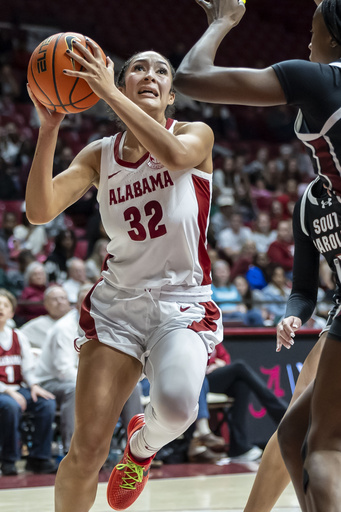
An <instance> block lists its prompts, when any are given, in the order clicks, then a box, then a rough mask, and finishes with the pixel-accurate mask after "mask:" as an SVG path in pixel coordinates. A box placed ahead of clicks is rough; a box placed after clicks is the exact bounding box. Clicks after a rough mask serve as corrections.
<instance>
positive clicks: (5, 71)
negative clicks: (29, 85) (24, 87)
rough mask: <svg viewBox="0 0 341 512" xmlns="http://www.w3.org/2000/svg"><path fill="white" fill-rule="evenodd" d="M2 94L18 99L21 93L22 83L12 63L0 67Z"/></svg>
mask: <svg viewBox="0 0 341 512" xmlns="http://www.w3.org/2000/svg"><path fill="white" fill-rule="evenodd" d="M0 94H1V95H2V96H9V97H10V98H12V99H16V98H17V97H18V96H19V94H20V85H19V82H18V80H17V78H16V76H15V74H14V72H13V68H12V66H11V65H10V64H3V65H2V66H1V68H0Z"/></svg>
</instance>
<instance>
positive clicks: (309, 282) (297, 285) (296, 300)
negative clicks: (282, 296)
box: [285, 200, 320, 323]
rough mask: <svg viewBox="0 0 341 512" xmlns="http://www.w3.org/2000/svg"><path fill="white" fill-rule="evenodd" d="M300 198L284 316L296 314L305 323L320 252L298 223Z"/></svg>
mask: <svg viewBox="0 0 341 512" xmlns="http://www.w3.org/2000/svg"><path fill="white" fill-rule="evenodd" d="M300 207H301V200H300V201H298V202H297V203H296V205H295V209H294V215H293V233H294V240H295V254H294V268H293V286H292V291H291V294H290V297H289V300H288V303H287V308H286V313H285V317H288V316H292V315H293V316H297V317H298V318H300V319H301V320H302V323H305V322H306V321H307V320H309V318H310V317H311V315H312V314H313V311H314V309H315V306H316V300H317V292H318V283H319V266H320V253H319V252H318V250H317V249H316V247H315V245H314V244H313V241H312V240H311V238H310V237H309V236H307V235H305V234H304V232H303V231H302V228H301V224H300Z"/></svg>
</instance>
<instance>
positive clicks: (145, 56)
mask: <svg viewBox="0 0 341 512" xmlns="http://www.w3.org/2000/svg"><path fill="white" fill-rule="evenodd" d="M74 44H75V45H76V46H77V48H78V49H79V51H80V52H81V53H82V57H80V56H77V55H76V54H75V53H73V52H70V53H69V55H70V57H72V58H73V59H75V60H77V61H78V62H79V63H80V64H81V65H82V66H83V67H84V70H83V71H82V72H77V71H67V72H66V74H67V75H69V76H73V77H82V78H84V79H85V80H86V81H87V82H88V84H89V85H90V87H91V88H92V89H93V91H94V92H95V93H96V94H97V95H98V96H99V97H100V98H102V99H103V100H105V101H106V102H107V104H108V105H109V106H110V107H111V108H112V109H113V110H114V112H115V113H116V115H117V116H118V117H119V118H120V120H121V121H122V122H123V123H124V125H125V126H126V130H125V131H124V133H119V134H117V135H115V136H113V137H109V138H105V139H103V140H100V141H95V142H93V143H91V144H90V145H88V146H87V147H86V148H85V149H83V150H82V151H81V152H80V153H79V154H78V155H77V156H76V158H75V159H74V161H73V162H72V163H71V165H70V166H69V168H68V169H66V170H65V171H64V172H62V173H61V174H59V175H58V176H56V177H55V178H52V170H53V169H52V167H53V155H54V151H55V147H56V142H57V137H58V130H59V126H60V123H61V122H62V120H63V117H64V116H63V115H61V114H58V113H49V112H48V111H47V110H46V109H45V108H44V107H43V106H42V105H41V104H39V102H38V101H37V100H36V98H34V96H33V95H32V93H30V95H31V98H32V100H33V102H34V104H35V107H36V109H37V112H38V115H39V118H40V122H41V127H40V131H39V137H38V142H37V148H36V153H35V157H34V160H33V163H32V168H31V171H30V175H29V178H28V183H27V191H26V205H27V215H28V218H29V219H30V222H32V223H34V224H41V223H45V222H48V221H49V220H52V219H53V218H54V217H56V216H57V215H58V214H59V213H61V212H62V211H63V210H65V208H67V207H68V206H69V205H70V204H72V203H74V202H75V201H77V200H78V199H79V198H80V197H81V196H82V195H83V194H84V193H85V192H86V191H87V190H88V189H89V188H90V187H91V186H93V185H95V186H96V187H97V188H98V201H99V207H100V213H101V217H102V222H103V225H104V227H105V230H106V232H107V233H108V236H109V238H110V242H109V244H108V248H107V249H108V258H107V260H106V263H105V265H104V270H103V273H102V278H101V279H100V281H99V282H98V283H97V284H96V285H95V286H94V288H93V289H92V291H91V292H90V293H89V294H88V296H87V298H86V299H85V301H84V303H83V309H82V313H81V318H80V327H81V329H82V331H83V335H82V336H81V337H80V338H79V339H78V341H77V344H78V347H80V361H79V370H78V381H77V390H76V420H75V432H74V435H73V438H72V441H71V446H70V451H69V453H68V455H67V456H66V457H65V458H64V459H63V461H62V463H61V464H60V468H59V471H58V475H57V479H56V508H55V510H56V512H85V511H88V510H89V509H90V508H91V506H92V504H93V502H94V500H95V496H96V488H97V481H98V472H99V470H100V468H101V467H102V465H103V463H104V461H105V459H106V457H107V454H108V451H109V446H110V440H111V437H112V434H113V429H114V426H115V424H116V422H117V420H118V417H119V415H120V412H121V410H122V407H123V405H124V403H125V401H126V400H127V398H128V397H129V395H130V393H131V392H132V390H133V389H134V387H135V385H136V383H137V381H138V380H139V378H140V377H141V375H142V374H143V373H144V374H145V375H146V376H147V377H148V379H149V381H150V383H151V391H150V398H151V403H150V405H149V406H147V408H146V410H145V418H144V416H143V415H138V416H136V417H134V418H133V419H132V420H131V422H130V425H129V427H128V443H127V447H126V450H125V453H124V456H123V459H122V461H121V463H120V464H119V465H118V466H116V468H115V469H114V470H113V473H112V475H111V478H110V481H109V485H108V501H109V504H110V505H111V507H112V508H114V509H116V510H122V509H125V508H127V507H128V506H129V505H131V504H132V503H133V502H134V501H135V499H136V498H137V496H138V495H139V494H140V492H141V491H142V489H143V487H144V485H145V483H146V481H147V479H148V473H149V467H150V464H151V461H152V459H153V457H154V455H155V453H156V452H157V451H158V450H159V449H160V448H161V447H162V446H163V445H165V444H167V443H169V442H170V441H172V440H173V439H175V438H177V437H178V436H179V435H180V434H181V433H182V432H184V431H185V430H186V429H187V428H188V426H189V425H190V424H191V423H193V421H194V420H195V418H196V415H197V408H198V405H197V403H198V397H199V393H200V389H201V385H202V382H203V379H204V376H205V369H206V364H207V356H208V354H209V353H210V352H211V351H212V350H213V348H214V346H215V344H216V343H218V342H220V341H221V340H222V334H223V333H222V323H221V312H220V310H219V309H218V308H217V306H216V305H215V304H214V303H213V302H212V301H211V300H210V296H211V288H210V284H211V278H210V261H209V257H208V255H207V251H206V231H207V226H208V219H209V210H210V200H211V184H212V159H211V150H212V147H213V133H212V131H211V129H210V128H209V127H208V126H207V125H205V124H203V123H184V122H181V123H179V122H176V121H174V120H171V119H168V118H167V117H166V114H165V111H166V109H167V107H168V106H170V105H172V104H173V102H174V92H173V88H172V81H173V78H172V75H173V71H172V68H171V66H170V64H169V62H168V61H167V59H165V58H164V57H163V56H162V55H160V54H158V53H156V52H154V51H147V52H143V53H139V54H137V55H135V56H133V57H132V58H131V59H130V60H129V61H128V62H127V63H126V64H125V66H124V67H123V70H122V72H121V73H120V76H119V78H118V86H115V85H114V65H113V62H112V61H111V60H110V58H107V61H106V64H103V62H102V59H101V56H100V51H99V49H98V47H97V46H95V45H92V47H93V52H94V56H92V54H91V53H90V52H89V51H88V50H86V49H83V47H82V48H81V47H80V45H79V44H77V42H75V43H74ZM89 44H91V43H89Z"/></svg>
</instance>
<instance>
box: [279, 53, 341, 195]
mask: <svg viewBox="0 0 341 512" xmlns="http://www.w3.org/2000/svg"><path fill="white" fill-rule="evenodd" d="M273 69H274V71H275V72H276V74H277V77H278V79H279V81H280V83H281V86H282V88H283V91H284V94H285V96H286V100H287V103H288V104H289V105H294V106H296V107H298V108H299V109H300V110H299V113H298V116H297V119H296V123H295V133H296V135H297V137H298V138H299V139H300V140H301V141H302V142H303V143H304V144H305V146H306V148H307V150H308V153H309V154H310V157H311V159H312V162H313V166H314V169H315V172H316V174H318V175H319V176H321V178H322V179H323V180H324V182H325V184H326V185H327V186H328V188H329V189H331V190H333V191H334V192H335V193H337V194H339V195H341V180H340V177H341V59H340V60H338V61H336V62H332V63H330V64H319V63H314V62H308V61H304V60H290V61H284V62H281V63H279V64H275V65H274V66H273Z"/></svg>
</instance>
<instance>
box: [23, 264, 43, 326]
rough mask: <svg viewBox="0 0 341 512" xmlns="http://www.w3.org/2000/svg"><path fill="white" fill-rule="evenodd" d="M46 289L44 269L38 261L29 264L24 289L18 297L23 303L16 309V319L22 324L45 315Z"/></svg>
mask: <svg viewBox="0 0 341 512" xmlns="http://www.w3.org/2000/svg"><path fill="white" fill-rule="evenodd" d="M46 288H47V275H46V271H45V267H44V265H43V264H42V263H39V261H33V262H32V263H30V264H29V265H28V267H27V269H26V271H25V287H24V289H23V291H22V292H21V295H20V301H22V302H23V304H21V305H20V306H19V307H18V310H17V315H16V319H17V321H18V323H20V324H23V323H25V322H28V321H29V320H32V318H36V317H37V316H40V315H46V313H47V311H46V309H45V306H44V305H43V300H44V293H45V290H46Z"/></svg>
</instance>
